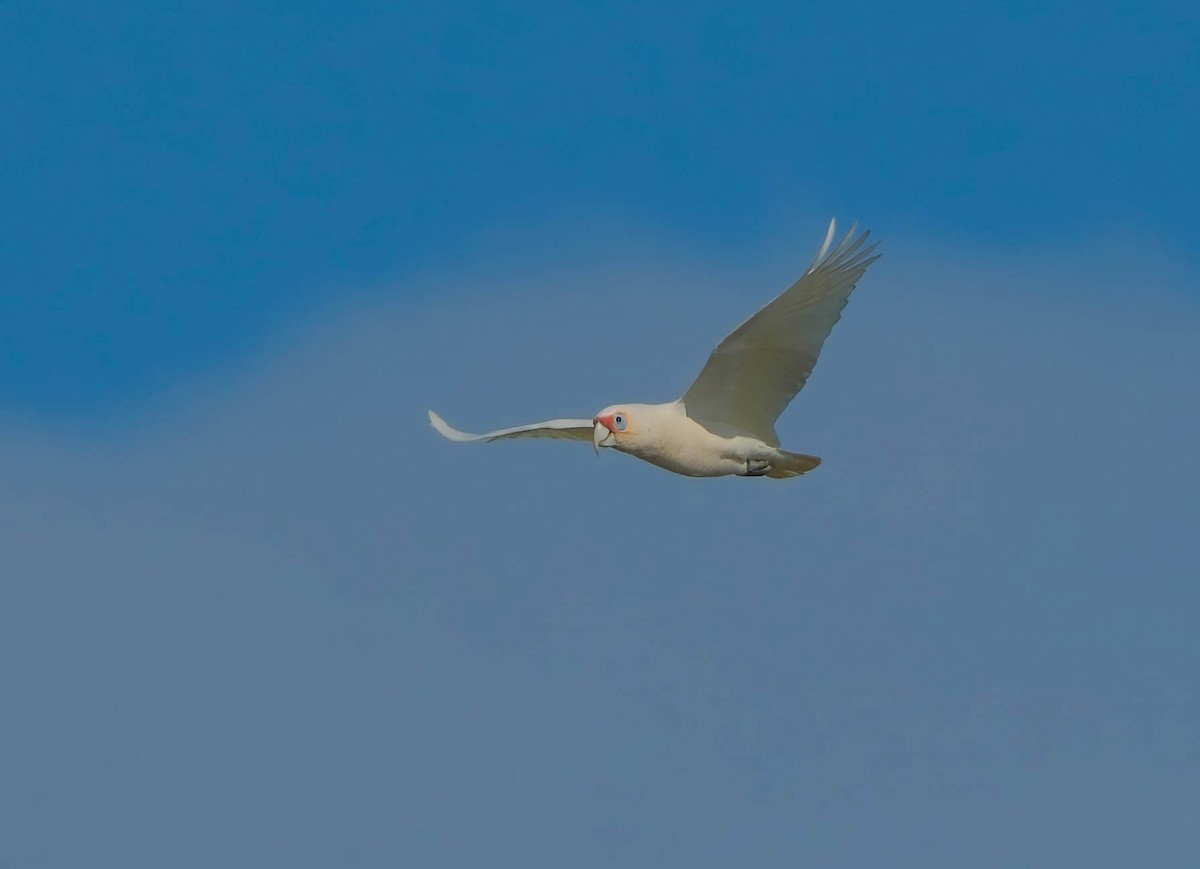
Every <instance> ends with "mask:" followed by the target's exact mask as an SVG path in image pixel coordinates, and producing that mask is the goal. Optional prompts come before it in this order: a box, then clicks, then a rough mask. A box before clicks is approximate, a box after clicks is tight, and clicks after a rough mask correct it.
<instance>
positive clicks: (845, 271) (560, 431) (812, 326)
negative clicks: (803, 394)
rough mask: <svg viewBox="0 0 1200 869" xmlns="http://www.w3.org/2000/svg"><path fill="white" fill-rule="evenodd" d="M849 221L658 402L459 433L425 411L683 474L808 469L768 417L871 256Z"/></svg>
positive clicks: (802, 371)
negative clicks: (685, 384) (610, 451)
mask: <svg viewBox="0 0 1200 869" xmlns="http://www.w3.org/2000/svg"><path fill="white" fill-rule="evenodd" d="M856 228H857V227H851V229H850V232H849V233H848V234H847V235H846V237H845V238H844V239H842V241H841V243H840V244H838V245H837V247H835V248H833V249H832V250H830V246H831V244H832V243H833V237H834V229H835V222H834V221H830V223H829V232H828V233H826V235H825V242H824V244H822V245H821V249H820V251H818V253H817V256H816V259H814V260H813V263H812V265H811V266H809V268H808V271H806V272H805V273H804V275H803V277H801V278H800V280H798V281H796V283H794V284H792V286H791V287H789V288H788V289H787V290H785V291H784V292H783V293H782V294H781V295H780V296H779V297H778V298H777V299H775V300H774V301H773V302H771V303H770V304H768V305H767V306H766V307H764V308H763V309H762V310H760V311H759V312H758V313H757V314H755V315H754V316H752V317H751V318H750V319H749V320H747V321H746V322H745V323H743V324H742V325H741V326H738V328H737V329H735V330H734V331H733V332H731V333H730V334H729V335H728V336H727V337H726V338H725V340H724V341H722V342H721V343H720V344H718V345H717V347H716V349H715V350H713V352H712V355H711V356H709V357H708V363H707V364H706V365H705V366H704V368H703V370H701V372H700V376H699V377H697V378H696V381H695V383H693V384H692V385H691V386H690V387H689V388H688V391H687V392H685V393H684V394H683V397H682V398H679V399H677V400H675V401H671V402H667V403H666V404H613V405H609V406H608V407H606V408H604V410H602V411H600V412H599V413H598V414H596V415H595V416H594V417H592V418H591V419H590V420H588V419H551V420H547V421H545V422H536V423H533V424H532V425H521V426H516V427H515V428H502V429H499V430H497V431H491V432H488V433H487V434H468V433H467V432H462V431H459V430H458V429H455V428H452V427H451V426H449V425H448V424H447V423H446V421H445V420H444V419H442V418H441V417H440V416H438V415H437V414H436V413H434V412H433V411H432V410H431V411H429V422H430V423H431V424H432V425H433V427H434V428H435V429H437V431H438V432H439V433H441V434H442V435H444V436H445V437H447V438H449V439H450V440H452V441H494V440H501V439H503V438H559V439H565V440H575V441H587V440H590V441H591V442H592V444H593V445H594V446H595V447H596V451H597V452H599V450H600V448H601V447H612V448H614V449H616V450H618V451H619V452H622V453H629V454H630V455H631V456H636V457H637V458H639V459H644V460H645V461H647V462H650V463H651V464H655V465H658V466H659V467H661V468H666V469H667V470H668V471H674V472H675V473H677V474H684V475H686V476H689V477H723V476H726V475H730V474H736V475H738V476H742V477H761V476H767V477H774V478H775V479H787V478H788V477H798V476H800V475H801V474H803V473H805V472H807V471H811V470H812V469H813V468H815V467H816V466H817V465H819V464H820V463H821V460H820V459H819V458H817V457H816V456H807V455H804V454H802V453H790V452H787V451H786V450H781V449H780V448H779V438H778V437H777V436H776V434H775V420H776V419H778V417H779V414H781V413H782V412H783V409H784V408H785V407H787V406H788V403H789V402H790V401H791V400H792V398H793V397H795V395H796V393H797V392H799V391H800V389H801V388H802V387H803V386H804V384H805V381H807V380H808V376H809V374H811V373H812V370H813V366H814V365H815V364H816V362H817V354H818V353H820V352H821V345H822V344H824V343H825V339H826V337H828V335H829V333H830V331H831V330H832V329H833V326H834V324H835V323H836V322H837V321H838V319H839V318H840V317H841V315H842V308H844V307H845V306H846V302H847V301H848V300H849V298H850V292H851V291H852V290H853V289H854V286H855V284H857V283H858V280H859V278H861V277H862V276H863V272H865V271H866V270H867V267H868V266H869V265H870V264H871V263H873V262H874V261H875V260H876V259H878V258H879V256H878V254H876V253H875V248H876V247H877V246H878V242H876V243H875V244H871V245H867V243H866V241H867V236H868V235H869V234H870V233H868V232H863V233H862V234H860V235H855V230H856Z"/></svg>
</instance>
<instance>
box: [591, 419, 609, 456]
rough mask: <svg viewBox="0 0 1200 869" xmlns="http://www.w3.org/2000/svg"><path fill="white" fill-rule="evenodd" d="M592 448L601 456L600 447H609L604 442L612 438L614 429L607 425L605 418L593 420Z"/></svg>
mask: <svg viewBox="0 0 1200 869" xmlns="http://www.w3.org/2000/svg"><path fill="white" fill-rule="evenodd" d="M592 426H593V428H592V446H593V447H594V448H595V450H596V455H600V447H602V446H607V444H605V443H604V442H605V441H606V440H608V439H609V438H610V437H612V429H610V428H609V427H608V425H607V424H606V423H605V420H604V417H599V416H598V417H596V418H595V419H593V420H592Z"/></svg>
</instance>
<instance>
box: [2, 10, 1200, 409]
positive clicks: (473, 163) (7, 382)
mask: <svg viewBox="0 0 1200 869" xmlns="http://www.w3.org/2000/svg"><path fill="white" fill-rule="evenodd" d="M0 34H2V35H0V40H2V47H3V51H0V74H3V76H4V78H5V80H7V81H12V82H20V86H19V87H10V88H6V89H5V92H4V95H3V96H0V114H2V115H3V117H4V118H5V119H6V122H5V123H4V124H3V125H2V126H3V132H2V133H0V136H2V137H3V138H0V148H2V149H3V152H4V154H5V159H4V160H3V168H2V169H0V172H2V173H3V175H2V176H0V177H2V178H3V189H4V199H5V208H4V209H3V216H2V217H0V220H2V221H3V224H2V225H0V244H2V245H3V248H2V249H0V250H2V251H3V261H4V263H5V291H4V293H3V295H2V297H0V305H2V307H0V346H3V347H4V348H5V354H4V356H3V357H2V359H0V404H2V405H3V407H4V408H5V409H6V410H7V411H8V412H9V413H12V414H16V415H18V416H35V417H37V416H41V417H52V418H53V417H75V418H78V417H79V416H81V415H83V416H86V415H89V414H93V413H101V414H103V413H106V412H108V411H110V410H112V409H113V408H115V407H117V406H119V405H121V404H123V403H127V402H130V401H135V402H136V401H140V400H144V399H147V398H152V397H153V396H154V395H155V394H156V393H157V392H158V391H160V390H162V389H164V388H166V387H168V386H169V385H170V384H171V383H173V382H176V381H177V380H178V379H179V378H181V377H184V376H186V375H187V374H188V373H190V372H194V371H202V370H204V369H205V368H206V367H208V366H212V365H220V364H222V363H224V362H228V361H229V360H231V359H236V358H238V357H239V356H240V355H243V354H245V353H247V352H251V351H253V349H254V348H255V347H256V346H259V345H260V344H261V342H262V341H263V340H264V339H265V338H267V337H269V336H270V335H271V334H272V333H273V332H275V331H276V330H277V329H279V328H281V324H285V323H287V322H288V321H289V320H290V319H291V318H294V317H296V316H297V315H302V314H303V313H304V312H306V311H310V310H312V309H313V306H314V305H319V304H320V303H322V302H323V301H328V300H332V299H337V298H338V297H340V296H343V295H345V294H347V293H348V292H354V291H359V292H361V291H362V290H363V288H365V287H374V286H378V285H379V283H380V282H382V281H389V280H392V279H395V278H398V277H403V276H405V275H409V274H412V273H413V272H414V271H415V270H420V269H425V268H438V267H440V266H442V265H443V264H445V263H447V262H455V261H459V260H461V259H462V257H464V256H470V255H471V254H472V253H473V252H476V251H478V249H479V248H480V247H481V246H484V247H486V246H487V245H488V244H489V241H491V240H493V239H494V238H495V237H496V235H497V234H501V235H503V234H505V233H506V232H508V231H509V230H510V229H511V228H512V227H520V228H522V229H525V230H527V231H528V232H529V236H528V237H526V238H525V239H524V241H523V244H524V245H525V246H526V247H527V248H528V250H525V251H521V252H520V254H521V255H532V254H533V253H535V252H536V250H537V249H538V248H545V249H551V250H553V249H556V248H557V247H559V246H561V245H562V244H563V243H564V242H565V241H566V240H567V239H569V238H570V237H571V236H572V235H573V234H577V233H585V234H590V233H593V232H594V231H595V230H596V228H597V226H598V225H599V226H603V227H612V226H617V227H622V228H625V229H626V230H627V231H628V232H629V233H630V234H633V235H643V234H651V235H658V234H664V235H666V236H667V237H669V238H679V237H683V238H687V239H689V240H691V241H692V242H693V243H694V244H696V245H699V246H701V247H703V248H705V249H709V248H717V249H719V250H723V251H729V252H730V253H732V254H736V253H737V252H738V251H739V250H744V249H745V248H746V247H748V246H751V245H753V244H754V243H755V241H756V240H757V239H760V238H762V237H763V235H764V234H768V233H772V232H776V231H777V228H778V227H780V226H787V227H789V228H791V227H792V226H794V225H795V222H797V221H799V220H801V219H804V220H809V219H819V218H824V217H825V216H827V215H829V214H834V213H836V214H839V215H843V216H847V217H849V216H854V217H859V218H861V219H863V220H866V221H868V222H869V223H870V225H871V226H873V227H875V228H876V230H877V231H878V232H880V233H881V234H883V235H884V236H885V237H889V238H894V237H896V234H897V233H898V232H903V233H906V234H917V235H922V236H928V237H931V238H937V239H945V240H951V241H963V242H971V241H984V242H986V243H987V244H989V245H993V246H996V247H998V248H1000V247H1003V246H1008V245H1018V244H1034V243H1038V242H1039V241H1041V240H1043V239H1048V238H1052V239H1058V240H1061V239H1070V240H1078V239H1094V238H1095V237H1096V236H1097V234H1099V235H1122V234H1126V233H1132V234H1135V235H1136V236H1138V237H1139V238H1148V239H1154V240H1156V241H1158V242H1159V243H1161V244H1163V245H1165V246H1167V248H1168V249H1170V250H1172V251H1174V252H1175V253H1176V255H1177V256H1179V257H1182V258H1185V259H1186V260H1187V261H1189V262H1192V263H1194V255H1193V254H1192V253H1191V251H1192V250H1193V249H1194V244H1193V241H1194V230H1193V226H1194V223H1195V221H1194V217H1195V213H1196V212H1195V207H1194V202H1193V195H1192V191H1194V190H1195V189H1196V188H1197V187H1198V186H1200V178H1198V177H1197V174H1196V168H1195V160H1194V159H1192V154H1193V152H1194V151H1195V146H1196V143H1197V141H1198V139H1200V136H1198V135H1197V133H1198V122H1197V108H1196V102H1195V100H1194V99H1193V94H1194V87H1195V83H1196V81H1197V79H1198V77H1200V60H1198V59H1197V57H1196V53H1195V51H1194V50H1193V47H1194V45H1195V42H1196V40H1197V38H1198V37H1200V20H1198V15H1197V13H1196V12H1195V9H1194V5H1193V4H1189V3H1178V4H1164V3H1149V4H1142V3H1137V4H1134V3H1127V4H1122V3H1111V4H1109V3H1088V4H1054V3H1051V4H1044V3H1010V4H1002V5H997V6H992V7H984V8H980V7H979V6H978V5H976V4H962V3H935V4H930V5H926V6H924V7H922V9H921V10H919V12H918V11H917V10H914V9H913V8H912V7H911V5H909V4H894V5H884V4H867V5H860V6H856V7H854V8H853V9H847V8H845V7H841V6H838V5H836V4H823V5H815V4H814V5H813V6H811V7H809V8H799V7H796V6H795V4H791V3H787V4H782V3H781V4H756V8H755V11H754V12H753V13H749V12H747V11H746V10H745V9H744V8H743V5H742V4H729V5H724V6H722V5H716V4H703V3H701V4H697V3H687V4H670V3H662V4H652V5H651V6H649V7H648V6H647V4H642V3H637V4H633V3H630V4H599V5H597V4H572V5H563V4H539V3H523V4H474V5H459V4H389V5H384V4H357V3H345V4H338V6H337V8H336V9H333V8H331V7H329V6H328V4H278V5H264V4H258V5H256V6H255V8H254V9H248V8H244V7H242V6H233V7H229V8H227V9H225V10H223V11H222V10H215V9H214V8H213V7H212V6H211V5H210V4H200V3H162V4H154V5H153V6H138V5H136V4H134V5H128V4H127V5H125V6H114V5H112V4H99V5H97V4H58V5H45V4H28V3H15V4H12V3H10V4H6V5H5V8H4V10H3V11H0ZM805 226H807V224H805ZM391 286H392V288H393V289H392V292H394V293H397V294H404V293H405V292H408V291H407V290H406V289H405V287H404V285H403V283H393V284H391Z"/></svg>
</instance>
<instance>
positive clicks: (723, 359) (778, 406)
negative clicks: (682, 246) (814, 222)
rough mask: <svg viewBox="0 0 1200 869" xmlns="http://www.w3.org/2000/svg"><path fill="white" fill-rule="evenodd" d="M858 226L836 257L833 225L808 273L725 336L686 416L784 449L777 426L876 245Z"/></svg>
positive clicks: (687, 402) (692, 391)
mask: <svg viewBox="0 0 1200 869" xmlns="http://www.w3.org/2000/svg"><path fill="white" fill-rule="evenodd" d="M856 229H857V225H855V226H853V227H851V228H850V232H849V233H848V234H847V235H846V237H845V238H844V239H842V241H841V243H840V244H839V245H838V246H837V247H835V248H834V249H833V250H832V251H830V250H829V246H830V244H831V243H832V242H833V235H834V231H835V222H834V221H832V220H831V221H830V222H829V232H828V233H826V235H825V243H824V244H823V245H821V250H820V251H819V252H818V253H817V257H816V259H814V260H813V263H812V265H811V266H809V267H808V271H806V272H805V273H804V276H803V277H802V278H800V280H798V281H796V283H794V284H792V286H791V287H789V288H788V289H787V290H785V291H784V292H783V293H782V294H781V295H780V296H779V297H778V298H777V299H775V300H774V301H773V302H771V303H770V304H768V305H767V306H766V307H764V308H763V309H762V310H760V311H759V312H758V313H757V314H755V315H754V316H753V317H751V318H750V319H749V320H747V321H746V322H745V323H743V324H742V325H741V326H739V327H738V328H737V329H735V330H734V331H733V332H732V333H731V334H730V335H729V336H728V337H726V338H725V340H724V341H722V342H721V343H720V344H718V345H717V348H716V349H715V350H713V352H712V355H711V356H709V357H708V363H707V364H706V365H705V366H704V369H703V370H702V371H701V372H700V376H699V377H697V378H696V382H695V383H693V384H692V385H691V387H690V388H689V389H688V391H687V392H686V393H685V394H684V396H683V404H684V407H685V409H686V410H687V414H688V416H690V417H691V418H692V419H695V420H697V421H700V422H708V423H713V424H716V425H718V426H727V427H731V428H734V429H738V430H741V431H744V432H747V433H749V434H752V435H754V436H755V437H759V438H761V439H762V440H764V441H766V442H767V443H769V444H771V445H772V446H778V445H779V438H778V437H777V436H776V434H775V420H776V419H778V418H779V414H781V413H783V409H784V408H785V407H787V406H788V403H789V402H790V401H791V400H792V399H793V398H794V397H795V395H796V393H797V392H799V391H800V389H801V387H803V386H804V384H805V382H806V381H807V380H808V376H809V374H811V373H812V370H813V366H814V365H816V364H817V354H819V353H820V352H821V345H822V344H824V343H825V339H826V338H827V337H828V336H829V333H830V331H831V330H832V329H833V326H834V324H835V323H836V322H837V321H838V320H839V319H840V318H841V316H842V308H844V307H846V302H847V301H848V300H849V299H850V291H851V290H853V289H854V285H855V284H856V283H858V280H859V278H861V277H862V275H863V272H865V271H866V270H867V266H869V265H870V264H871V263H873V262H875V260H877V259H878V258H879V255H878V254H876V253H875V248H876V247H877V246H878V242H876V243H875V244H872V245H867V244H866V241H867V236H868V235H870V233H869V232H863V233H862V234H861V235H858V236H857V237H856V236H855V230H856Z"/></svg>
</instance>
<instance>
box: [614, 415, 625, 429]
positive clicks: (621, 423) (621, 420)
mask: <svg viewBox="0 0 1200 869" xmlns="http://www.w3.org/2000/svg"><path fill="white" fill-rule="evenodd" d="M613 422H614V423H616V426H617V431H625V417H624V416H623V415H621V414H619V413H618V414H617V415H616V416H614V417H613Z"/></svg>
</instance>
